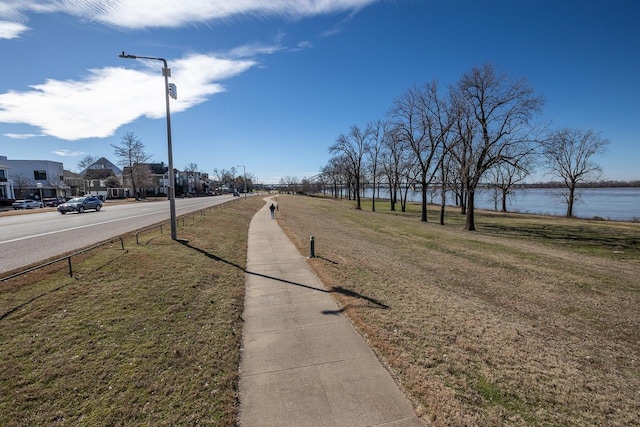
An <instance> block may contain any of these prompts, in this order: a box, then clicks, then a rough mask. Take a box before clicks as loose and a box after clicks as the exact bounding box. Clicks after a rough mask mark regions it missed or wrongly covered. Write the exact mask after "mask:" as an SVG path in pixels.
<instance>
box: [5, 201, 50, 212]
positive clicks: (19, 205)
mask: <svg viewBox="0 0 640 427" xmlns="http://www.w3.org/2000/svg"><path fill="white" fill-rule="evenodd" d="M43 206H44V205H43V204H42V202H39V201H37V200H31V199H24V200H16V201H15V202H13V204H11V207H12V208H13V209H15V210H18V209H33V208H41V207H43Z"/></svg>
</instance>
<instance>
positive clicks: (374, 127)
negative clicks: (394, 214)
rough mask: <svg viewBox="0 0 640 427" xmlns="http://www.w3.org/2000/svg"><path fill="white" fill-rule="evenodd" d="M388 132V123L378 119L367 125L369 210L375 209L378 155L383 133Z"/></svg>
mask: <svg viewBox="0 0 640 427" xmlns="http://www.w3.org/2000/svg"><path fill="white" fill-rule="evenodd" d="M387 132H388V124H387V123H386V122H382V121H380V120H377V121H374V122H371V123H369V124H368V125H367V134H368V135H369V144H367V155H368V157H369V162H368V164H369V168H370V172H371V179H372V185H373V188H372V197H371V211H373V212H375V210H376V189H377V185H376V184H377V179H378V175H379V174H380V172H379V169H378V168H379V166H380V157H381V154H382V151H383V149H384V139H385V133H387Z"/></svg>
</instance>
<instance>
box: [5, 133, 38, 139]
mask: <svg viewBox="0 0 640 427" xmlns="http://www.w3.org/2000/svg"><path fill="white" fill-rule="evenodd" d="M3 135H4V136H6V137H7V138H11V139H30V138H36V137H38V136H45V135H43V134H35V133H5V134H3Z"/></svg>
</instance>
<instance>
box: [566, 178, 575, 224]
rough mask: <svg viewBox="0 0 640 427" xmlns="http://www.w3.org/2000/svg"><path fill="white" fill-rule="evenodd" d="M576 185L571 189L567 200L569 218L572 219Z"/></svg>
mask: <svg viewBox="0 0 640 427" xmlns="http://www.w3.org/2000/svg"><path fill="white" fill-rule="evenodd" d="M575 190H576V187H575V185H572V186H570V187H569V198H568V199H567V218H571V217H572V216H573V201H574V197H575Z"/></svg>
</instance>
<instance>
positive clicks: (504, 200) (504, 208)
mask: <svg viewBox="0 0 640 427" xmlns="http://www.w3.org/2000/svg"><path fill="white" fill-rule="evenodd" d="M506 211H507V190H506V189H504V188H503V189H502V212H506Z"/></svg>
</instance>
